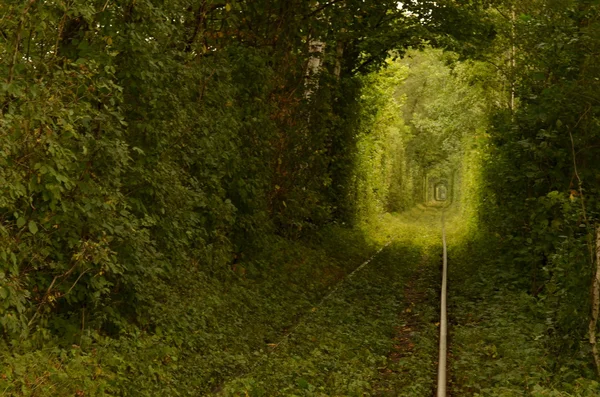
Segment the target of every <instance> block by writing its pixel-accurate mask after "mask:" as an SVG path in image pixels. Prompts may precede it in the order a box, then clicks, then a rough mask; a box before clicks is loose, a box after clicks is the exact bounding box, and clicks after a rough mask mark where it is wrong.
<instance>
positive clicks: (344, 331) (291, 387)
mask: <svg viewBox="0 0 600 397" xmlns="http://www.w3.org/2000/svg"><path fill="white" fill-rule="evenodd" d="M440 215H441V212H440V210H438V209H435V208H426V207H421V208H418V209H415V210H413V211H410V212H407V213H405V214H402V215H396V216H394V217H391V218H388V219H389V221H391V222H395V223H396V225H395V227H393V230H394V231H395V235H394V238H393V240H392V243H391V244H390V245H389V246H388V247H387V248H385V249H384V250H383V251H382V252H381V253H380V254H379V255H377V256H376V257H375V258H374V259H373V261H372V262H371V263H369V264H368V265H367V266H365V267H364V268H362V269H361V270H360V271H358V272H357V273H355V274H354V275H353V277H352V278H349V279H348V278H347V279H346V280H344V281H342V283H341V284H340V285H339V287H338V289H337V290H335V292H334V293H333V294H331V295H330V296H329V297H328V298H327V299H326V300H325V301H323V304H322V305H320V306H318V307H315V308H313V309H312V310H311V312H310V314H309V315H308V316H306V317H305V318H304V319H303V320H302V321H301V322H300V323H299V325H298V326H297V328H296V329H295V331H294V332H293V333H292V334H290V335H289V337H287V338H284V339H282V341H281V342H280V343H279V344H277V345H276V346H277V347H276V348H275V349H274V351H272V352H271V353H270V354H269V355H268V356H267V357H266V359H265V360H264V361H263V362H261V363H260V365H257V366H256V368H255V369H254V370H253V371H252V372H250V373H248V374H247V375H245V376H243V377H240V378H238V379H236V380H234V381H232V382H230V383H228V384H227V385H226V386H225V388H224V389H223V390H222V394H223V395H246V393H247V395H249V396H275V395H281V396H300V395H303V396H358V395H365V394H366V395H378V396H398V395H406V396H413V395H414V396H428V395H431V394H432V392H433V390H434V385H435V379H436V368H437V365H436V359H437V333H438V326H439V324H438V323H437V321H438V320H437V318H438V314H437V312H438V303H437V302H438V290H437V284H438V283H437V279H438V275H439V266H440V253H441V234H440V233H441V228H440V225H441V223H440Z"/></svg>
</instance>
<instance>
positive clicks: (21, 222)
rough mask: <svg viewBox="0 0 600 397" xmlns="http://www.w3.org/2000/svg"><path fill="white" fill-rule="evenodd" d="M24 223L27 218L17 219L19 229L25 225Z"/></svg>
mask: <svg viewBox="0 0 600 397" xmlns="http://www.w3.org/2000/svg"><path fill="white" fill-rule="evenodd" d="M25 223H27V220H26V219H25V218H23V217H20V218H19V219H17V227H18V228H19V229H20V228H22V227H23V226H25Z"/></svg>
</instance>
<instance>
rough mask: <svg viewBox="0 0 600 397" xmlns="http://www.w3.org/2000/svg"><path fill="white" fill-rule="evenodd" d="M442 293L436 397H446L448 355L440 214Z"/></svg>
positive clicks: (445, 262) (445, 254)
mask: <svg viewBox="0 0 600 397" xmlns="http://www.w3.org/2000/svg"><path fill="white" fill-rule="evenodd" d="M442 246H443V251H442V291H441V297H440V356H439V359H438V386H437V397H446V387H447V383H448V382H447V370H446V361H447V355H448V308H447V297H448V249H447V245H446V225H445V220H444V213H442Z"/></svg>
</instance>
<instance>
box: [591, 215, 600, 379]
mask: <svg viewBox="0 0 600 397" xmlns="http://www.w3.org/2000/svg"><path fill="white" fill-rule="evenodd" d="M599 314H600V225H599V226H596V272H595V274H594V278H593V280H592V318H591V320H590V344H591V345H592V354H593V355H594V362H595V363H596V370H597V371H598V374H600V356H599V355H598V345H597V343H596V342H597V325H598V316H599Z"/></svg>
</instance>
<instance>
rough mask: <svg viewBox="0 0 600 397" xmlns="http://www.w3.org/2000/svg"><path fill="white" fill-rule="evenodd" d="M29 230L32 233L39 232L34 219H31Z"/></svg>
mask: <svg viewBox="0 0 600 397" xmlns="http://www.w3.org/2000/svg"><path fill="white" fill-rule="evenodd" d="M28 226H29V231H30V232H31V234H36V233H37V232H38V227H37V224H36V223H35V222H34V221H29V225H28Z"/></svg>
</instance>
